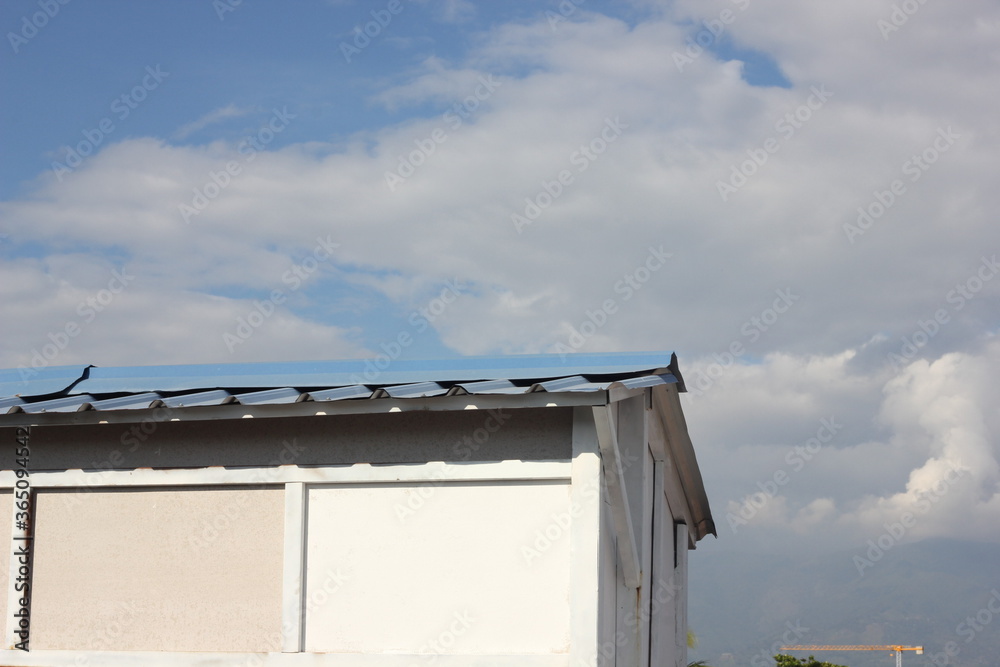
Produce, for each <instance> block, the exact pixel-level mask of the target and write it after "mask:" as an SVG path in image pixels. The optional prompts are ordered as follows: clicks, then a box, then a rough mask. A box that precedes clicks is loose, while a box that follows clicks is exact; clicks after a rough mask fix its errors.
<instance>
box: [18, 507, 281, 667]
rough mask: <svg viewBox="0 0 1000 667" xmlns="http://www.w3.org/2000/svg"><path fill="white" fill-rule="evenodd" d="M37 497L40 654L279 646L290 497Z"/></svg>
mask: <svg viewBox="0 0 1000 667" xmlns="http://www.w3.org/2000/svg"><path fill="white" fill-rule="evenodd" d="M37 498H38V502H37V506H36V512H35V517H36V527H35V564H34V591H33V597H32V605H31V606H32V634H31V647H32V648H33V649H94V650H114V651H268V650H275V649H276V648H278V647H280V645H281V644H280V638H279V635H280V629H281V572H282V546H283V521H284V495H283V489H280V488H279V489H239V488H238V489H225V490H222V489H210V490H179V489H174V490H164V491H153V490H123V491H110V490H109V491H91V492H86V491H83V492H80V491H67V492H54V491H53V492H46V491H40V492H39V493H38V495H37Z"/></svg>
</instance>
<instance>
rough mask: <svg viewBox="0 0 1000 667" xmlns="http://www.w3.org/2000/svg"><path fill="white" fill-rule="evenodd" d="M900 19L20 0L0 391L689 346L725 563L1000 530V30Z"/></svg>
mask: <svg viewBox="0 0 1000 667" xmlns="http://www.w3.org/2000/svg"><path fill="white" fill-rule="evenodd" d="M898 4H899V3H897V2H895V1H894V0H843V1H840V2H837V3H802V2H795V1H793V0H672V1H671V0H664V1H662V2H661V1H656V0H634V1H632V2H627V1H617V2H597V1H595V0H587V2H583V3H580V4H579V5H577V4H574V3H573V2H563V3H561V4H560V3H559V2H540V3H537V2H536V3H528V2H504V3H483V2H471V1H467V0H451V1H441V2H435V1H432V0H424V1H421V2H418V1H416V0H414V1H412V2H401V3H400V4H398V5H396V4H392V3H390V2H388V1H387V2H375V3H361V2H350V1H342V2H340V1H338V2H333V1H330V2H319V1H316V2H305V1H299V2H282V3H264V2H260V1H254V0H244V1H243V2H242V3H240V4H239V5H238V6H233V7H232V9H233V11H227V12H225V13H223V14H222V15H221V17H220V15H219V12H218V11H217V8H216V6H215V5H213V3H212V2H211V1H209V0H204V1H202V2H172V3H126V2H110V1H100V0H90V1H86V2H85V1H83V0H72V1H71V2H68V3H67V4H64V5H63V4H58V3H57V2H56V4H51V5H50V4H46V3H45V1H44V0H43V1H42V2H41V3H40V2H38V0H35V1H31V2H22V1H20V0H18V1H11V2H5V3H3V5H2V7H0V26H2V28H3V32H4V35H5V40H4V41H5V43H4V45H3V47H2V48H0V77H2V78H0V94H2V99H3V100H4V104H3V105H2V106H0V114H3V115H2V116H0V150H2V155H3V160H2V161H0V170H2V171H0V333H2V336H0V367H14V368H16V367H19V366H20V367H24V368H31V367H32V366H34V367H40V366H55V365H60V364H73V363H94V364H98V365H104V366H108V365H131V364H160V363H222V362H229V361H232V362H240V361H258V360H260V361H263V360H267V361H282V360H302V359H317V358H365V357H368V358H371V357H373V356H375V355H378V354H383V353H384V352H383V351H384V350H385V349H386V347H389V348H392V343H393V341H398V340H399V338H400V336H408V337H409V338H408V340H411V342H410V343H409V344H408V345H406V346H405V347H404V348H403V349H400V350H399V355H400V356H404V355H405V356H408V357H436V356H454V355H466V354H498V353H519V352H525V353H534V352H574V351H615V350H650V349H673V350H676V351H677V352H678V355H679V358H680V361H681V366H682V369H684V370H685V375H686V378H687V383H688V386H689V387H691V388H693V389H694V390H693V391H692V392H690V393H689V394H688V395H686V396H685V397H684V401H685V412H686V414H687V415H688V422H689V425H690V428H691V431H692V435H693V437H694V439H695V442H696V444H697V445H698V446H699V456H700V459H701V462H702V467H703V469H704V470H705V473H706V483H707V484H708V486H709V495H710V497H711V498H712V503H713V508H714V510H715V513H716V520H717V523H718V524H719V525H720V526H721V527H722V530H723V531H724V532H726V531H728V532H726V534H725V536H724V537H725V538H724V539H720V540H719V542H718V546H713V547H706V548H719V549H736V550H738V549H751V548H753V549H762V550H766V549H771V548H788V549H794V548H803V545H805V544H809V543H812V544H817V543H829V544H837V545H840V547H841V548H843V545H851V544H858V545H864V544H865V543H866V540H867V539H870V538H871V537H873V536H878V535H879V533H880V532H881V530H882V528H881V526H883V525H884V523H885V522H886V521H891V520H894V517H898V516H899V514H900V513H901V512H904V511H907V508H908V507H914V506H915V505H916V504H919V502H920V499H921V497H922V496H921V494H922V493H925V492H926V491H927V489H928V488H933V487H934V484H936V483H939V482H940V481H941V480H942V479H947V478H948V475H950V474H952V472H953V471H954V470H967V471H970V474H969V475H968V476H966V477H965V478H963V479H967V480H968V481H967V483H963V484H962V485H956V486H955V487H954V490H952V491H950V492H949V494H948V496H947V497H946V498H945V499H943V500H942V502H941V503H939V504H937V505H936V509H935V511H934V512H932V513H929V514H927V515H926V516H923V517H922V519H921V521H920V522H919V523H918V525H917V526H916V527H914V528H913V530H912V531H910V532H909V533H908V535H907V536H906V539H908V540H917V539H921V538H924V537H957V538H972V539H981V538H982V536H983V535H987V534H994V533H995V530H993V528H994V527H995V525H996V522H997V520H1000V493H998V484H1000V455H998V449H1000V447H998V436H997V433H998V430H1000V422H998V419H1000V417H998V416H997V411H996V409H995V406H996V405H997V403H998V401H1000V393H998V389H997V386H996V383H995V382H994V381H993V378H994V377H995V376H996V373H997V371H1000V343H998V341H997V328H998V324H1000V323H998V320H997V313H1000V280H994V277H995V276H996V275H997V274H998V273H1000V266H998V265H997V261H996V256H997V253H1000V231H998V230H1000V227H998V226H997V224H996V211H997V210H1000V190H998V189H997V188H996V184H995V174H996V173H1000V151H998V141H1000V126H998V121H997V116H996V112H995V110H996V108H997V105H998V102H1000V99H998V97H1000V91H998V89H997V86H996V67H997V63H998V62H1000V51H998V44H1000V39H998V38H1000V8H998V6H997V4H996V3H995V2H993V1H992V0H968V1H964V2H962V3H942V2H937V3H935V2H927V3H923V4H920V3H916V4H913V5H912V6H911V5H907V6H908V7H910V8H911V10H912V11H909V12H902V13H900V12H901V11H902V10H900V9H899V7H897V5H898ZM45 6H48V7H50V11H52V13H54V15H53V16H51V17H47V16H45V15H44V13H42V14H39V12H44V9H43V7H45ZM51 7H58V12H57V13H55V12H54V10H51ZM390 8H395V9H397V10H398V12H397V13H395V14H392V13H391V11H390ZM372 12H375V13H376V15H375V16H373V14H372ZM379 16H381V17H383V20H385V17H386V16H391V20H388V21H385V23H386V25H385V26H381V25H378V24H377V23H372V21H377V18H378V17H379ZM39 17H41V18H39ZM25 21H28V25H29V27H27V28H26V27H25ZM32 21H34V22H35V23H37V24H39V25H40V27H37V29H36V28H35V26H32V25H31V22H32ZM42 24H44V25H42ZM366 28H367V29H368V30H369V32H370V33H371V35H372V36H371V37H370V43H368V44H367V45H364V46H363V48H360V47H361V46H362V42H363V41H364V38H359V37H358V32H357V30H361V31H364V30H365V29H366ZM362 34H363V33H362ZM355 40H359V41H357V42H355ZM342 44H347V45H354V46H355V47H356V48H358V50H359V52H358V53H353V52H351V53H348V55H349V56H350V58H348V57H345V52H344V48H343V47H342ZM123 96H125V97H124V99H123ZM138 98H142V99H138ZM126 111H127V113H126ZM458 111H460V112H461V113H460V114H458V113H457V112H458ZM88 137H91V138H93V140H91V139H89V138H88ZM88 142H91V143H96V144H97V145H96V146H93V147H91V146H90V145H89V144H88ZM81 147H82V148H81ZM70 149H73V150H76V149H80V150H83V151H84V152H89V153H90V154H89V155H87V156H85V157H83V158H82V159H81V160H80V162H79V163H77V164H75V165H70V167H67V168H66V169H65V170H63V169H60V168H59V167H58V166H57V167H56V168H55V169H53V163H54V162H59V163H61V164H67V165H69V164H70V163H69V162H67V160H68V159H75V158H72V156H71V154H70V153H69V152H68V151H70ZM69 332H72V333H69ZM695 390H696V391H695ZM719 415H725V416H726V418H725V419H720V418H719ZM830 418H836V419H837V420H838V423H841V424H843V428H842V429H840V430H838V432H837V436H836V438H834V439H832V440H831V441H830V442H828V443H824V445H823V450H822V452H823V455H822V456H820V457H817V458H816V462H815V464H810V465H808V466H806V467H804V468H803V469H802V470H801V472H797V474H796V475H795V476H794V477H793V478H792V479H791V480H790V481H789V482H788V484H787V485H785V486H783V487H782V488H781V489H780V493H779V494H778V495H777V496H775V497H773V498H770V499H768V501H767V502H766V503H765V505H764V507H763V509H760V510H758V511H755V512H754V513H753V517H752V520H751V521H749V522H748V524H747V525H746V526H741V529H740V530H738V531H735V530H730V528H729V526H730V525H731V524H730V522H729V521H728V517H730V516H739V512H740V511H741V509H745V508H746V507H747V505H746V503H747V502H748V501H749V500H752V499H753V498H754V494H756V493H758V492H759V489H760V486H759V484H758V482H761V483H763V481H766V480H768V479H772V478H773V474H774V473H775V472H776V471H778V470H781V469H784V468H786V467H787V464H786V463H785V456H786V455H787V452H788V451H789V450H790V448H794V447H796V446H801V445H802V444H803V443H805V442H808V440H809V438H811V437H813V436H814V435H815V434H816V432H817V429H819V428H820V427H821V424H822V423H823V422H822V420H823V419H830Z"/></svg>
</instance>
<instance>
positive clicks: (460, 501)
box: [304, 482, 570, 655]
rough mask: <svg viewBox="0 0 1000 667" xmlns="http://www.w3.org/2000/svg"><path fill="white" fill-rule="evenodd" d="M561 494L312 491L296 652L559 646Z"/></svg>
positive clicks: (399, 487)
mask: <svg viewBox="0 0 1000 667" xmlns="http://www.w3.org/2000/svg"><path fill="white" fill-rule="evenodd" d="M569 499H570V486H569V484H568V483H566V482H489V483H429V484H414V483H406V484H385V485H360V486H359V485H350V486H347V485H343V486H315V487H311V488H310V489H309V491H308V497H307V510H306V511H307V517H308V518H307V548H306V572H307V575H306V590H305V602H304V603H305V605H306V607H307V611H306V621H305V649H306V650H307V651H322V652H373V653H423V654H427V655H436V654H438V655H447V654H462V653H472V654H488V653H496V654H517V653H526V654H539V653H564V652H567V651H568V650H569V620H570V614H569V581H570V559H569V554H570V535H569V532H570V526H569V521H570V518H569V517H570V502H569ZM331 581H336V582H337V583H336V585H332V586H331V585H330V582H331ZM324 585H325V588H324Z"/></svg>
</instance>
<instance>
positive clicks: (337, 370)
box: [5, 352, 676, 395]
mask: <svg viewBox="0 0 1000 667" xmlns="http://www.w3.org/2000/svg"><path fill="white" fill-rule="evenodd" d="M668 367H673V368H676V356H675V355H674V354H673V353H672V352H619V353H614V354H582V353H581V354H563V355H559V354H531V355H507V356H501V357H455V358H453V359H437V360H415V359H396V360H394V361H391V362H390V363H389V365H388V366H387V367H386V368H385V369H384V370H379V369H378V368H376V367H375V366H374V364H373V363H372V361H371V360H369V359H349V360H342V361H290V362H282V363H247V364H197V365H181V366H132V367H112V368H99V367H94V368H91V369H90V374H89V377H87V378H86V379H84V380H83V381H81V382H80V383H78V384H77V385H76V386H75V387H74V388H73V390H72V393H90V394H107V393H129V392H143V391H160V392H179V391H189V390H192V389H268V388H274V387H296V388H299V389H308V388H311V387H322V388H328V387H341V386H346V385H355V384H365V385H370V386H388V385H397V384H415V383H417V382H453V383H454V382H475V381H480V380H514V381H516V380H535V379H544V378H561V377H566V376H567V375H618V374H622V373H635V372H639V371H651V370H655V369H660V368H662V369H666V368H668ZM5 395H9V394H5Z"/></svg>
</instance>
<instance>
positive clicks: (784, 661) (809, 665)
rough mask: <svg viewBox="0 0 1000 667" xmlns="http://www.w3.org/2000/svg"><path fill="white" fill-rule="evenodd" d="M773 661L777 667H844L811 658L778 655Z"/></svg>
mask: <svg viewBox="0 0 1000 667" xmlns="http://www.w3.org/2000/svg"><path fill="white" fill-rule="evenodd" d="M774 661H775V663H776V666H777V667H844V665H837V664H834V663H832V662H820V661H819V660H817V659H816V658H814V657H813V656H809V657H808V658H794V657H792V656H790V655H782V654H780V653H779V654H778V655H776V656H774Z"/></svg>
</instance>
